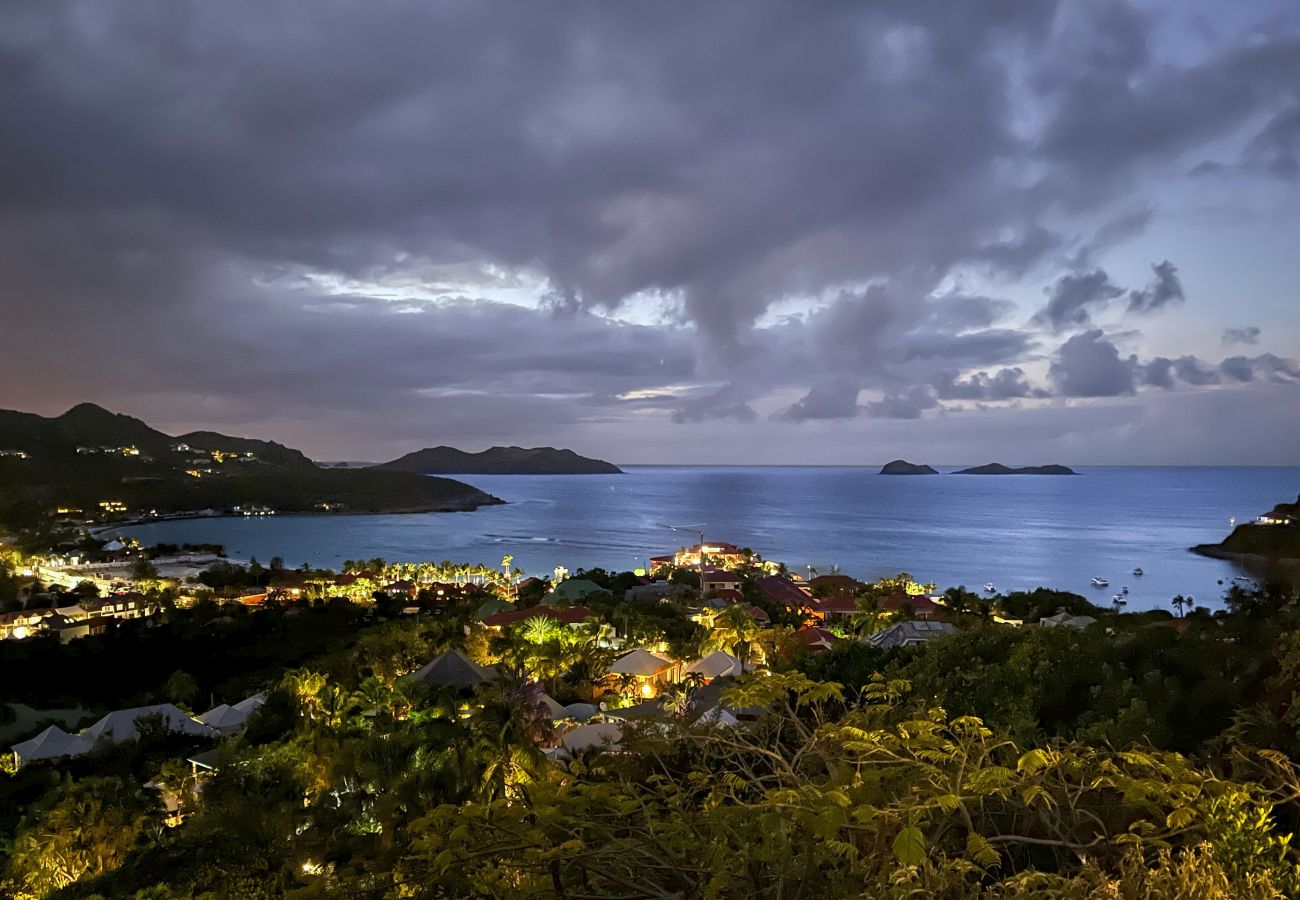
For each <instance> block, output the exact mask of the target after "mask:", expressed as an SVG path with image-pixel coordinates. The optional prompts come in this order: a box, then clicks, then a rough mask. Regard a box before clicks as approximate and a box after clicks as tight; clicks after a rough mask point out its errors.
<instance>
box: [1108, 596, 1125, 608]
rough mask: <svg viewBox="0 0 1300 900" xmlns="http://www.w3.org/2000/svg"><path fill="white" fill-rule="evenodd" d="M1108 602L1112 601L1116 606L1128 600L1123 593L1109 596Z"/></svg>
mask: <svg viewBox="0 0 1300 900" xmlns="http://www.w3.org/2000/svg"><path fill="white" fill-rule="evenodd" d="M1110 602H1111V603H1114V604H1115V605H1116V606H1123V605H1124V604H1125V603H1128V601H1127V600H1125V599H1124V595H1123V594H1116V595H1115V596H1114V597H1111V598H1110Z"/></svg>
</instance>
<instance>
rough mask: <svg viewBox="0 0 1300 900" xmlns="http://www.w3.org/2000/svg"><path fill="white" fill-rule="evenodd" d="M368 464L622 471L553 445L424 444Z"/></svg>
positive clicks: (503, 471) (430, 469)
mask: <svg viewBox="0 0 1300 900" xmlns="http://www.w3.org/2000/svg"><path fill="white" fill-rule="evenodd" d="M372 468H375V469H388V470H396V471H399V472H415V473H417V474H420V475H621V474H623V470H622V469H620V468H619V467H618V466H616V465H614V464H613V463H608V462H605V461H604V460H602V459H590V458H588V457H585V456H579V455H578V454H577V453H574V452H573V451H572V450H557V449H555V448H554V447H492V448H490V449H488V450H484V451H483V452H482V453H467V452H466V451H464V450H457V449H456V448H455V447H426V448H425V449H423V450H416V451H415V452H413V453H408V454H406V455H405V456H402V457H399V458H398V459H394V460H392V461H391V462H386V463H380V464H379V465H377V466H373V467H372Z"/></svg>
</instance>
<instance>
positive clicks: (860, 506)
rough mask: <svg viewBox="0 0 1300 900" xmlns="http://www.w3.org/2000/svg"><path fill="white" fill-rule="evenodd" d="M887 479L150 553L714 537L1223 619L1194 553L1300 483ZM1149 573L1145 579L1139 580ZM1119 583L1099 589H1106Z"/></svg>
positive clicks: (667, 546)
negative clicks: (1097, 583)
mask: <svg viewBox="0 0 1300 900" xmlns="http://www.w3.org/2000/svg"><path fill="white" fill-rule="evenodd" d="M877 471H878V469H875V468H871V469H868V468H857V467H844V468H803V467H790V468H720V467H658V466H636V467H631V468H629V469H628V472H627V474H626V475H624V476H593V475H548V476H518V475H516V476H470V477H464V478H462V479H461V480H463V481H467V482H469V483H471V484H473V485H474V486H476V487H479V488H482V489H483V490H485V491H487V492H489V493H491V494H494V495H496V496H498V497H501V498H502V499H504V500H506V501H508V504H507V505H505V506H497V507H489V508H485V509H480V510H478V511H475V512H472V513H435V514H429V515H405V516H322V517H313V516H277V517H270V518H265V519H206V520H189V521H175V522H162V523H155V524H151V525H145V526H138V527H135V528H132V529H130V530H129V531H130V533H132V534H134V535H135V536H136V537H138V538H139V539H140V540H142V541H145V542H148V543H153V542H159V541H166V542H186V541H189V542H217V543H221V544H224V545H225V546H226V550H227V552H228V553H229V554H230V555H231V556H232V557H243V558H246V557H248V556H257V557H258V558H259V559H261V560H262V561H263V562H265V561H266V560H267V559H269V558H270V557H272V556H280V557H283V558H284V560H285V561H286V563H288V564H289V565H293V566H296V565H298V564H300V563H304V562H306V563H311V564H312V565H313V566H328V567H335V568H337V567H338V566H339V564H340V563H341V562H342V561H343V560H345V559H359V558H367V559H368V558H372V557H376V556H380V557H384V558H385V559H389V560H434V561H440V560H444V559H450V560H454V561H457V562H462V561H464V562H484V563H488V564H498V563H500V561H501V557H502V556H503V555H505V554H507V553H508V554H511V555H512V556H514V558H515V565H517V566H520V567H521V568H523V569H524V570H525V571H527V572H528V573H529V574H538V575H542V574H549V573H550V571H551V569H552V568H553V567H554V566H556V565H564V566H567V567H569V568H570V569H576V568H578V567H594V566H601V567H604V568H609V569H631V568H636V567H638V566H643V565H645V564H646V559H647V557H649V556H653V555H657V554H660V553H665V552H669V551H672V550H674V549H676V548H677V547H679V546H682V545H684V544H692V543H695V541H696V540H697V539H698V534H696V533H692V532H694V531H696V530H695V529H687V530H685V531H682V532H679V533H674V532H673V531H671V530H669V529H668V528H666V527H664V526H665V525H688V524H695V523H703V524H704V532H705V536H706V538H708V539H710V540H725V541H731V542H733V543H735V544H739V545H741V546H747V547H752V548H753V549H755V550H757V551H758V552H760V553H762V554H763V555H764V556H765V557H767V558H769V559H776V560H781V561H784V562H785V563H787V564H788V565H789V566H790V567H791V568H792V569H798V570H800V571H804V570H805V569H806V567H807V566H810V565H811V566H813V567H815V568H816V569H818V570H821V571H823V572H825V571H827V570H829V569H830V567H831V566H832V565H838V566H839V567H840V569H841V570H842V571H844V572H845V573H847V574H850V575H854V576H857V577H860V578H874V577H878V576H882V575H888V574H892V573H896V572H899V571H907V572H910V573H912V574H913V575H914V576H915V577H917V578H918V579H920V580H923V581H933V582H937V583H938V584H939V586H940V587H941V588H942V587H948V586H952V585H958V584H963V585H966V586H967V587H970V588H972V589H975V590H980V589H982V587H983V585H984V584H985V583H986V582H991V583H993V584H994V585H995V586H996V587H997V588H998V589H999V590H1014V589H1023V588H1033V587H1037V586H1039V585H1045V586H1050V587H1056V588H1061V589H1066V590H1072V591H1076V592H1078V593H1081V594H1084V595H1085V596H1088V597H1090V598H1092V599H1094V600H1095V601H1096V602H1100V603H1109V601H1110V598H1111V596H1112V595H1113V594H1115V593H1116V592H1117V591H1118V590H1119V589H1120V588H1121V587H1124V586H1127V587H1128V588H1129V591H1130V594H1129V609H1142V608H1147V607H1151V606H1167V605H1168V602H1169V599H1170V598H1171V597H1173V596H1174V595H1175V594H1185V595H1186V594H1190V595H1192V596H1194V597H1195V598H1196V600H1197V602H1198V603H1204V604H1206V605H1210V606H1212V607H1213V606H1214V605H1216V603H1217V600H1218V598H1219V597H1220V595H1221V594H1222V592H1223V590H1224V585H1225V584H1226V583H1228V582H1229V581H1230V579H1231V578H1232V577H1233V576H1234V575H1237V574H1240V573H1238V572H1237V571H1235V570H1234V568H1233V566H1232V565H1230V564H1228V563H1225V562H1221V561H1217V560H1211V559H1204V558H1201V557H1198V556H1195V555H1194V554H1191V553H1189V552H1187V548H1188V547H1190V546H1192V545H1193V544H1198V543H1206V542H1214V541H1217V540H1220V539H1221V538H1222V537H1223V536H1224V534H1226V533H1227V531H1228V519H1229V517H1231V516H1235V517H1237V519H1238V520H1239V521H1240V520H1243V519H1247V518H1253V517H1254V516H1256V515H1258V514H1259V513H1261V512H1264V511H1265V510H1267V509H1270V508H1271V507H1272V506H1273V504H1275V503H1277V502H1279V501H1282V500H1294V499H1295V497H1296V495H1297V493H1300V468H1085V469H1080V470H1079V472H1080V474H1079V475H1077V476H1075V477H1068V476H1062V477H1054V476H949V475H939V476H884V475H878V474H876V472H877ZM1139 566H1140V567H1141V568H1142V569H1143V570H1144V572H1145V574H1144V575H1143V576H1141V577H1135V576H1134V575H1133V574H1132V572H1133V570H1134V568H1136V567H1139ZM1094 575H1098V576H1101V577H1103V578H1106V579H1108V580H1109V581H1110V587H1109V588H1093V587H1090V585H1089V580H1090V579H1091V578H1092V576H1094Z"/></svg>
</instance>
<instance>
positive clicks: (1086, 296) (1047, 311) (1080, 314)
mask: <svg viewBox="0 0 1300 900" xmlns="http://www.w3.org/2000/svg"><path fill="white" fill-rule="evenodd" d="M1123 294H1124V290H1123V289H1122V288H1120V287H1119V286H1118V285H1115V284H1113V283H1112V282H1111V280H1110V276H1109V275H1107V274H1106V273H1105V271H1103V270H1102V269H1093V270H1091V271H1089V272H1071V273H1069V274H1068V275H1062V276H1061V277H1060V278H1058V279H1057V280H1056V283H1055V284H1053V285H1052V286H1051V287H1050V288H1048V290H1047V305H1046V306H1045V307H1043V310H1042V311H1041V312H1040V313H1039V314H1038V316H1037V317H1036V318H1037V320H1038V321H1040V322H1042V323H1044V324H1046V325H1048V326H1049V327H1050V328H1051V329H1052V330H1053V331H1062V330H1064V329H1066V328H1071V327H1073V326H1077V325H1087V324H1088V323H1090V322H1091V321H1092V317H1091V315H1090V310H1091V309H1095V308H1098V307H1101V306H1104V305H1106V304H1107V303H1109V302H1110V301H1111V300H1114V299H1115V298H1116V297H1120V296H1123Z"/></svg>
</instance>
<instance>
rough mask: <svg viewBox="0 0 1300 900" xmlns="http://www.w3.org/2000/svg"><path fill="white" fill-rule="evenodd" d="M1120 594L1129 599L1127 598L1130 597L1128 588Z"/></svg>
mask: <svg viewBox="0 0 1300 900" xmlns="http://www.w3.org/2000/svg"><path fill="white" fill-rule="evenodd" d="M1120 593H1121V594H1123V595H1124V596H1125V597H1127V596H1128V588H1127V587H1126V588H1123V589H1122V590H1121V591H1120Z"/></svg>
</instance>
